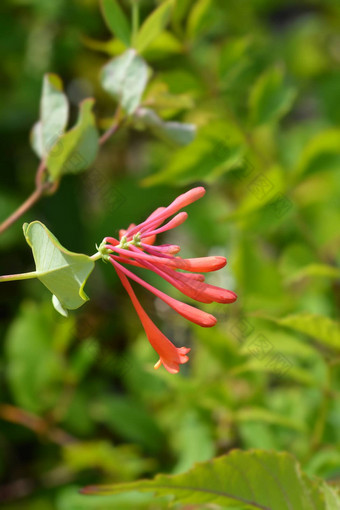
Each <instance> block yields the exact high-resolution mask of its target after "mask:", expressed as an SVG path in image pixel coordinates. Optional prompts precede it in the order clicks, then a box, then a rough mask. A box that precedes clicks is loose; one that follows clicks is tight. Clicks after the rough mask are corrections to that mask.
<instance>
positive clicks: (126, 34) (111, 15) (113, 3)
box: [101, 0, 131, 47]
mask: <svg viewBox="0 0 340 510" xmlns="http://www.w3.org/2000/svg"><path fill="white" fill-rule="evenodd" d="M101 8H102V13H103V16H104V19H105V21H106V24H107V26H108V28H109V29H110V30H111V32H112V34H113V35H115V36H116V37H118V39H120V40H121V41H122V42H123V43H124V44H125V46H126V47H129V46H130V44H131V27H130V23H129V21H128V19H127V17H126V16H125V13H124V11H123V9H122V8H121V7H120V5H119V3H118V1H117V0H101Z"/></svg>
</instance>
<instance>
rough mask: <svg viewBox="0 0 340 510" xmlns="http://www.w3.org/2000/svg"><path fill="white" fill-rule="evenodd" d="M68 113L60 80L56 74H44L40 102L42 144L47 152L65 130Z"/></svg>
mask: <svg viewBox="0 0 340 510" xmlns="http://www.w3.org/2000/svg"><path fill="white" fill-rule="evenodd" d="M68 114H69V105H68V100H67V97H66V96H65V94H64V93H63V85H62V81H61V79H60V78H59V76H57V75H56V74H45V76H44V81H43V90H42V97H41V104H40V120H41V124H42V144H43V148H44V153H45V154H47V153H48V152H49V150H50V149H51V148H52V147H53V145H54V144H55V142H56V140H57V139H58V138H59V137H60V135H62V134H63V133H64V131H65V128H66V125H67V121H68Z"/></svg>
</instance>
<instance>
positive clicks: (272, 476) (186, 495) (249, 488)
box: [83, 450, 329, 510]
mask: <svg viewBox="0 0 340 510" xmlns="http://www.w3.org/2000/svg"><path fill="white" fill-rule="evenodd" d="M323 483H324V482H322V481H321V480H317V479H315V480H314V479H310V478H308V477H307V476H305V475H303V474H302V473H301V471H300V466H299V464H298V463H297V462H296V460H295V459H294V457H293V456H292V455H290V454H288V453H277V452H273V451H263V450H251V451H248V452H243V451H240V450H233V451H232V452H231V453H230V454H229V455H226V456H224V457H220V458H218V459H214V460H213V461H210V462H209V461H208V462H204V463H201V464H197V465H196V466H195V467H194V468H193V469H191V470H190V471H189V472H187V473H185V474H181V475H175V476H168V475H158V476H156V477H155V478H154V479H153V480H142V481H139V482H132V483H128V484H117V485H106V486H102V487H100V486H99V487H89V488H87V489H84V491H83V492H84V493H86V494H105V495H107V494H117V493H124V492H128V491H131V490H136V491H140V492H152V493H155V494H156V495H157V496H163V495H169V496H170V495H171V496H172V497H173V498H174V500H175V501H176V502H179V503H185V504H203V503H204V504H208V503H212V504H215V505H221V506H224V507H232V506H233V505H235V504H239V505H242V508H245V507H246V508H249V509H251V508H253V509H261V510H274V509H275V510H309V509H313V510H328V508H329V507H328V508H327V506H326V503H325V502H324V493H323Z"/></svg>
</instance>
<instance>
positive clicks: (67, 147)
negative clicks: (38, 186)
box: [46, 99, 98, 180]
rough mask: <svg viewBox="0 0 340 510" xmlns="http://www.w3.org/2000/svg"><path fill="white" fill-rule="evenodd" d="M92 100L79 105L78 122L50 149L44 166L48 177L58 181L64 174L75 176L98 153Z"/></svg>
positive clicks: (89, 163)
mask: <svg viewBox="0 0 340 510" xmlns="http://www.w3.org/2000/svg"><path fill="white" fill-rule="evenodd" d="M93 105H94V99H85V100H84V101H83V102H82V103H81V105H80V112H79V117H78V122H77V124H76V125H75V126H74V128H72V129H71V130H70V131H68V132H67V133H65V134H63V135H62V136H60V138H59V139H58V140H57V142H56V143H55V144H54V146H53V147H52V148H51V150H50V152H49V154H48V157H47V161H46V165H47V168H48V171H49V174H50V176H51V177H52V178H53V179H55V180H58V179H59V178H60V177H61V176H62V175H64V174H75V173H78V172H81V171H83V170H85V169H86V168H88V167H89V166H90V165H91V164H92V163H93V161H94V160H95V158H96V156H97V152H98V131H97V128H96V120H95V116H94V115H93V112H92V109H93Z"/></svg>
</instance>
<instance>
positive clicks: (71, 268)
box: [23, 221, 94, 316]
mask: <svg viewBox="0 0 340 510" xmlns="http://www.w3.org/2000/svg"><path fill="white" fill-rule="evenodd" d="M23 229H24V235H25V238H26V241H27V243H28V244H29V245H30V247H31V248H32V251H33V257H34V261H35V265H36V278H38V279H39V280H40V281H41V282H42V283H43V284H44V285H45V286H46V287H47V288H48V289H49V290H50V291H51V292H52V294H53V297H52V302H53V306H54V307H55V309H56V310H57V311H58V312H59V313H61V314H62V315H64V316H66V315H67V310H74V309H76V308H79V307H80V306H82V305H83V304H84V303H85V302H86V301H87V300H88V297H87V295H86V294H85V292H84V286H85V283H86V281H87V279H88V277H89V276H90V274H91V272H92V270H93V268H94V261H93V260H92V259H91V258H90V257H88V256H87V255H83V254H79V253H72V252H70V251H68V250H66V249H65V248H63V247H62V246H61V244H60V243H59V241H58V240H57V239H56V238H55V237H54V235H53V234H52V233H51V232H50V231H49V230H48V229H47V228H46V227H45V225H43V224H42V223H40V222H39V221H34V222H33V223H30V224H27V223H25V224H24V226H23Z"/></svg>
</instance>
